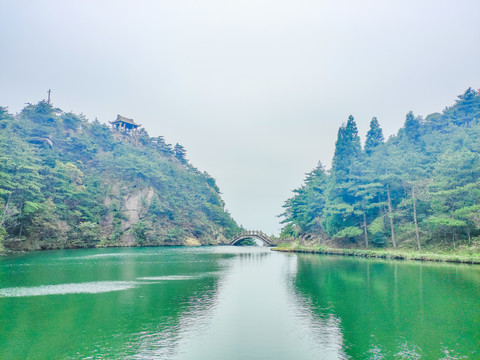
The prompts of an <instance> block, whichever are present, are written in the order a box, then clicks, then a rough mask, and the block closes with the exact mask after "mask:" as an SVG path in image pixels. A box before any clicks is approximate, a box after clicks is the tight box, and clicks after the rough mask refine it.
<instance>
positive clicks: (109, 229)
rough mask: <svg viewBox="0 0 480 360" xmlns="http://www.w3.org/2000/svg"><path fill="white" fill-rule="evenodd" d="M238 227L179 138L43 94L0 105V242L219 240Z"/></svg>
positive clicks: (52, 245) (68, 244)
mask: <svg viewBox="0 0 480 360" xmlns="http://www.w3.org/2000/svg"><path fill="white" fill-rule="evenodd" d="M238 230H239V229H238V226H237V224H236V223H235V221H234V220H233V219H232V218H231V216H230V214H229V213H228V212H226V211H225V209H224V203H223V201H222V199H221V197H220V192H219V189H218V187H217V185H216V183H215V180H214V179H213V178H212V177H210V176H209V175H208V174H207V173H205V172H200V171H198V170H197V169H196V168H195V167H193V166H192V165H191V164H190V163H189V162H188V160H187V158H186V152H185V149H184V148H183V147H182V146H181V145H179V144H176V145H175V146H172V145H169V144H167V143H166V142H165V140H164V138H163V137H150V136H149V135H148V133H147V132H146V131H145V130H144V129H142V130H140V131H139V132H138V133H136V134H123V133H118V132H112V131H111V130H110V129H109V127H107V126H106V125H104V124H101V123H100V122H99V121H97V120H95V121H93V122H90V121H88V120H87V119H86V118H85V117H84V116H83V115H76V114H73V113H66V112H63V111H62V110H60V109H58V108H54V107H53V106H52V105H50V104H48V103H47V102H45V101H41V102H39V103H38V104H35V105H32V104H28V105H27V106H26V107H25V108H24V109H23V110H22V111H21V112H20V113H19V114H17V115H16V116H14V115H12V114H10V113H9V112H8V111H7V108H5V107H0V249H1V248H2V247H5V248H8V249H15V250H29V249H56V248H73V247H94V246H99V245H101V246H113V245H129V246H131V245H174V244H182V243H183V242H184V241H186V240H187V239H188V238H194V239H196V240H198V241H199V242H201V243H204V244H205V243H218V242H222V240H223V239H224V238H225V237H227V238H229V237H231V236H233V234H235V233H236V232H237V231H238Z"/></svg>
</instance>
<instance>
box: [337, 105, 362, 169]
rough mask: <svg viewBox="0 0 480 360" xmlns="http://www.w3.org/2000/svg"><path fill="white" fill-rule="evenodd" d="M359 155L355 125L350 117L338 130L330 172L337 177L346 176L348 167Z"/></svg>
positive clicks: (358, 140)
mask: <svg viewBox="0 0 480 360" xmlns="http://www.w3.org/2000/svg"><path fill="white" fill-rule="evenodd" d="M360 153H361V145H360V137H359V136H358V130H357V124H356V123H355V119H354V118H353V116H352V115H350V116H349V117H348V121H347V124H346V125H345V124H343V125H342V126H341V127H340V128H339V129H338V136H337V142H336V143H335V154H334V156H333V161H332V170H333V172H334V173H338V175H339V177H341V176H343V175H345V174H348V172H349V170H350V166H351V165H352V164H353V162H354V161H355V160H356V159H357V158H358V157H359V155H360Z"/></svg>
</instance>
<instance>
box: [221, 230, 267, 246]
mask: <svg viewBox="0 0 480 360" xmlns="http://www.w3.org/2000/svg"><path fill="white" fill-rule="evenodd" d="M246 239H253V240H254V241H255V242H257V241H260V242H261V243H263V245H264V246H271V245H272V241H271V240H270V238H269V237H268V236H267V235H266V234H264V233H263V232H261V231H245V232H242V233H240V234H238V235H236V236H235V237H234V238H233V239H232V240H231V241H230V243H229V244H230V245H236V244H237V243H239V242H241V241H244V240H246Z"/></svg>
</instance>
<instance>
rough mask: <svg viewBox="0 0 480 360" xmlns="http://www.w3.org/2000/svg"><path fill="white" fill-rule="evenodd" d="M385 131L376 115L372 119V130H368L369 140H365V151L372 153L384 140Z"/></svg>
mask: <svg viewBox="0 0 480 360" xmlns="http://www.w3.org/2000/svg"><path fill="white" fill-rule="evenodd" d="M384 140H385V139H384V137H383V131H382V128H381V127H380V124H379V123H378V120H377V118H376V117H373V118H372V121H370V130H368V132H367V140H366V141H365V152H366V153H367V154H371V153H372V152H373V150H374V149H375V148H376V147H377V146H378V145H380V144H383V141H384Z"/></svg>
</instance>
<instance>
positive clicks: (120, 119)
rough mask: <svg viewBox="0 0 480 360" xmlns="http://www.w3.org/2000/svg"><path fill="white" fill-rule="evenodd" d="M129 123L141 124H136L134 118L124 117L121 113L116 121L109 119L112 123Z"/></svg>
mask: <svg viewBox="0 0 480 360" xmlns="http://www.w3.org/2000/svg"><path fill="white" fill-rule="evenodd" d="M122 122H123V123H127V124H131V125H134V126H140V124H136V123H135V121H133V120H132V119H128V118H126V117H123V116H121V115H117V120H115V121H109V123H110V124H117V123H122Z"/></svg>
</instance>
